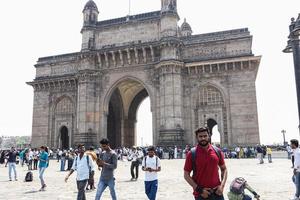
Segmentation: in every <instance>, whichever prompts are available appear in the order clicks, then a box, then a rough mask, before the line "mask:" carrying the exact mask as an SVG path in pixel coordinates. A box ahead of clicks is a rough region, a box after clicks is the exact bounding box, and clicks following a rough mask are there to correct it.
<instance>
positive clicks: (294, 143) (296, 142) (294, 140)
mask: <svg viewBox="0 0 300 200" xmlns="http://www.w3.org/2000/svg"><path fill="white" fill-rule="evenodd" d="M291 144H293V145H295V146H296V147H298V146H299V142H298V140H296V139H292V140H291Z"/></svg>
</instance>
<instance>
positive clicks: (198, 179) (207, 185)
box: [184, 127, 227, 200]
mask: <svg viewBox="0 0 300 200" xmlns="http://www.w3.org/2000/svg"><path fill="white" fill-rule="evenodd" d="M195 134H196V138H197V141H198V145H197V146H196V149H195V154H194V156H192V154H193V153H192V151H190V152H189V153H188V154H187V157H186V160H185V165H184V179H185V180H186V182H188V184H189V185H190V186H191V187H192V188H193V190H194V193H193V194H194V196H195V200H205V199H209V200H224V197H223V190H224V186H225V183H226V180H227V169H226V165H225V162H224V155H223V153H222V151H221V150H220V149H217V148H216V147H213V146H212V145H211V144H210V136H211V135H210V134H209V129H208V128H207V127H202V128H199V129H197V130H196V131H195ZM193 160H194V162H195V163H194V164H193ZM219 168H220V170H221V180H220V178H219V171H218V170H219ZM194 169H195V170H194ZM191 171H193V175H192V176H191V175H190V173H191Z"/></svg>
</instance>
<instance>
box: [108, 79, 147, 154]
mask: <svg viewBox="0 0 300 200" xmlns="http://www.w3.org/2000/svg"><path fill="white" fill-rule="evenodd" d="M148 96H149V94H148V92H147V90H146V89H145V87H144V86H143V85H142V84H141V83H140V82H138V81H136V80H132V79H127V80H124V81H122V82H120V83H119V84H117V86H116V87H115V88H114V90H113V92H112V94H111V96H110V100H109V105H108V115H107V138H108V139H109V141H110V144H111V146H112V147H113V148H116V147H121V146H125V147H131V146H134V145H137V133H136V132H137V128H136V124H137V111H138V108H139V106H140V104H141V103H142V102H143V100H144V99H145V98H147V97H148ZM151 126H152V123H151ZM152 137H153V136H152Z"/></svg>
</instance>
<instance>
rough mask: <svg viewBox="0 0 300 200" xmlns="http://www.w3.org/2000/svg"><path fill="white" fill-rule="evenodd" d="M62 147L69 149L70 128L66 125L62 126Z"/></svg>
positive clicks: (60, 138)
mask: <svg viewBox="0 0 300 200" xmlns="http://www.w3.org/2000/svg"><path fill="white" fill-rule="evenodd" d="M59 140H60V148H61V149H69V147H70V146H69V143H70V141H69V130H68V128H67V127H66V126H62V127H61V128H60V137H59Z"/></svg>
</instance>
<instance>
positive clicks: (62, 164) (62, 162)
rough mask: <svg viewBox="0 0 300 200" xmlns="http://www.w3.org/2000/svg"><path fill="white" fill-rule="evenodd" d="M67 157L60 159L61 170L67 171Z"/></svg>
mask: <svg viewBox="0 0 300 200" xmlns="http://www.w3.org/2000/svg"><path fill="white" fill-rule="evenodd" d="M65 162H66V160H65V159H61V160H60V171H65Z"/></svg>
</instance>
